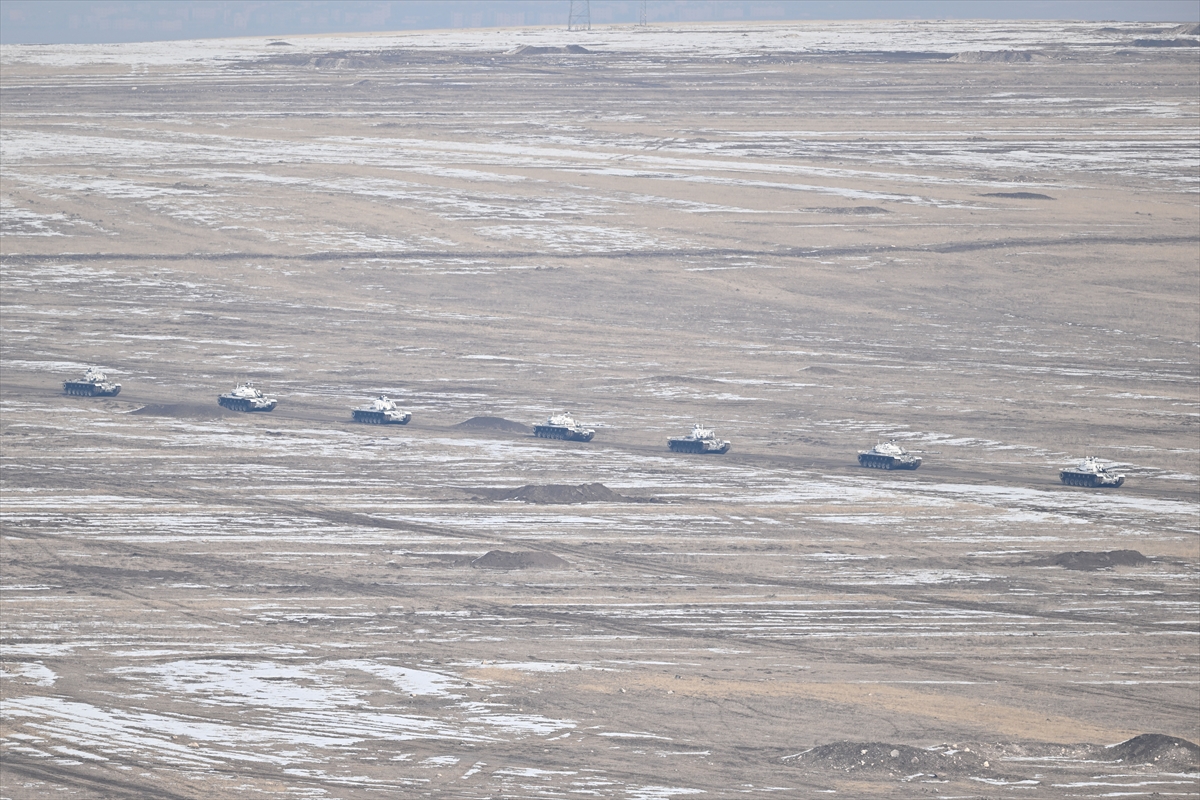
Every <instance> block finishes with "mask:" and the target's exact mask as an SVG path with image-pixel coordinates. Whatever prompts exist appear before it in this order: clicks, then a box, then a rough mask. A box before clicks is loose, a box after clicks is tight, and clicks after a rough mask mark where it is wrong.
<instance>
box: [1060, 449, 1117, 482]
mask: <svg viewBox="0 0 1200 800" xmlns="http://www.w3.org/2000/svg"><path fill="white" fill-rule="evenodd" d="M1058 478H1059V480H1061V481H1062V482H1063V483H1065V484H1066V485H1067V486H1090V487H1093V488H1097V487H1111V488H1113V489H1115V488H1117V487H1118V486H1120V485H1121V484H1123V483H1124V482H1125V476H1124V475H1118V474H1117V473H1115V472H1109V471H1108V467H1105V466H1104V465H1102V464H1101V463H1100V462H1099V461H1098V460H1097V459H1096V458H1095V457H1094V456H1087V457H1086V458H1084V459H1083V461H1080V462H1079V463H1078V464H1076V465H1075V466H1073V467H1067V468H1066V469H1064V470H1063V471H1061V472H1059V473H1058Z"/></svg>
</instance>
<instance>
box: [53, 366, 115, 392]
mask: <svg viewBox="0 0 1200 800" xmlns="http://www.w3.org/2000/svg"><path fill="white" fill-rule="evenodd" d="M63 392H64V393H65V394H74V395H79V396H81V397H116V396H117V395H118V394H120V392H121V384H119V383H113V382H112V381H110V380H109V379H108V376H107V375H105V374H104V373H103V372H102V371H100V370H98V369H96V368H95V367H88V371H87V372H85V373H84V374H83V377H82V378H80V379H79V380H77V381H63Z"/></svg>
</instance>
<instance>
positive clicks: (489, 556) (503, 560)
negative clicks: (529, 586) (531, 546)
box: [471, 550, 571, 569]
mask: <svg viewBox="0 0 1200 800" xmlns="http://www.w3.org/2000/svg"><path fill="white" fill-rule="evenodd" d="M471 566H472V567H475V568H476V569H566V568H567V567H569V566H571V565H570V564H568V563H567V562H566V561H563V560H562V559H561V558H559V557H558V556H556V555H554V554H553V553H543V552H541V551H538V550H522V551H518V552H516V553H510V552H508V551H506V550H489V551H488V552H486V553H484V554H483V555H481V556H480V557H479V558H477V559H475V560H474V561H472V562H471Z"/></svg>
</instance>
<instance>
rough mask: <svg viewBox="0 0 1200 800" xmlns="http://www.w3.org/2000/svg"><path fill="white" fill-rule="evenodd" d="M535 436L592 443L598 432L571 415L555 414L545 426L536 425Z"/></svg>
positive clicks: (534, 427)
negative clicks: (578, 421)
mask: <svg viewBox="0 0 1200 800" xmlns="http://www.w3.org/2000/svg"><path fill="white" fill-rule="evenodd" d="M533 435H534V436H540V437H542V438H543V439H567V440H568V441H572V442H590V441H591V440H592V437H593V436H595V435H596V432H595V431H593V430H591V429H589V428H584V427H583V426H582V425H580V424H578V423H577V422H575V420H574V419H572V418H571V415H570V414H566V413H563V414H554V415H553V416H551V417H550V419H549V420H547V422H546V424H545V425H534V426H533Z"/></svg>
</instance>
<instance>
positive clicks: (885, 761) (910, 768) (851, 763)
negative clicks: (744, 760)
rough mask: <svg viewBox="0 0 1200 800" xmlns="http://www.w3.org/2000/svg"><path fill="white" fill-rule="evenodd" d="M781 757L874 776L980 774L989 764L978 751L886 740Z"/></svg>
mask: <svg viewBox="0 0 1200 800" xmlns="http://www.w3.org/2000/svg"><path fill="white" fill-rule="evenodd" d="M783 760H784V762H785V763H787V764H792V765H795V766H798V767H804V768H806V769H822V770H836V771H838V772H861V773H872V774H876V775H878V774H892V775H900V776H911V775H917V774H925V775H930V776H942V775H968V774H969V775H981V774H987V773H989V772H990V765H989V766H988V767H985V766H984V764H985V763H987V762H986V759H985V757H984V756H983V754H981V753H979V752H972V751H970V750H956V749H951V748H945V749H940V748H939V749H933V750H926V749H924V748H920V747H909V746H908V745H903V744H887V743H885V742H834V743H833V744H825V745H821V746H820V747H814V748H813V749H811V750H805V751H804V752H803V753H797V754H796V755H794V756H785V757H784V759H783Z"/></svg>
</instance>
